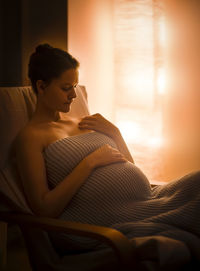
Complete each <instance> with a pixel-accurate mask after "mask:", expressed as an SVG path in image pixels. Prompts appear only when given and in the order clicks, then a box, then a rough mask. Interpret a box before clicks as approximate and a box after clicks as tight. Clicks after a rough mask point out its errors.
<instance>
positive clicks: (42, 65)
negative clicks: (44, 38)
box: [28, 44, 79, 94]
mask: <svg viewBox="0 0 200 271" xmlns="http://www.w3.org/2000/svg"><path fill="white" fill-rule="evenodd" d="M78 67H79V62H78V61H77V60H76V59H75V58H73V57H72V56H71V55H70V54H69V53H67V52H65V51H63V50H61V49H58V48H54V47H52V46H50V45H49V44H41V45H38V46H37V47H36V49H35V52H34V53H33V54H32V55H31V56H30V61H29V65H28V76H29V78H30V80H31V84H32V87H33V90H34V91H35V93H36V94H37V87H36V82H37V80H43V81H44V82H46V83H47V84H48V83H50V82H51V80H52V79H54V78H57V77H59V76H60V75H61V73H63V72H64V71H65V70H69V69H76V68H78Z"/></svg>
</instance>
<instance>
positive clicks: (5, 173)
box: [0, 86, 89, 213]
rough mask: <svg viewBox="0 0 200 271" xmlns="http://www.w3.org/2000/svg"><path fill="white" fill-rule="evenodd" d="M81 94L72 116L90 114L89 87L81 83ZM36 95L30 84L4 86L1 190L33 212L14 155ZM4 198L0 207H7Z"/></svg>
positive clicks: (0, 102)
mask: <svg viewBox="0 0 200 271" xmlns="http://www.w3.org/2000/svg"><path fill="white" fill-rule="evenodd" d="M76 94H77V98H76V99H75V100H74V101H73V103H72V105H71V110H70V112H69V113H66V114H68V115H70V116H71V117H78V118H81V117H83V116H85V115H88V114H89V110H88V103H87V93H86V90H85V87H83V86H77V90H76ZM35 105H36V96H35V94H34V92H33V91H32V88H31V87H30V86H29V87H9V88H3V87H1V88H0V127H2V129H1V137H0V193H1V194H3V195H4V196H6V197H7V198H8V199H9V201H10V202H12V203H13V204H12V210H13V206H15V207H16V209H17V210H21V211H23V212H28V213H31V210H30V208H29V207H28V204H27V202H26V200H25V196H24V193H23V190H22V187H21V186H20V178H19V175H18V172H17V169H16V163H15V160H14V155H13V142H14V140H15V138H16V136H17V134H18V133H19V131H20V130H21V129H22V128H23V126H25V124H26V123H27V122H28V120H29V118H30V117H31V116H32V114H33V112H34V110H35ZM7 208H8V206H7V204H4V205H3V203H2V202H1V205H0V210H7Z"/></svg>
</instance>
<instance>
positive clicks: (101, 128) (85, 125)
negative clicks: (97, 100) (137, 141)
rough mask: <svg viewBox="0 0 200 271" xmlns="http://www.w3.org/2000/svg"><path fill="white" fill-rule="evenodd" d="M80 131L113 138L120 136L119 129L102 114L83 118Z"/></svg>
mask: <svg viewBox="0 0 200 271" xmlns="http://www.w3.org/2000/svg"><path fill="white" fill-rule="evenodd" d="M79 129H87V130H94V131H97V132H100V133H103V134H105V135H108V136H110V137H112V138H114V137H115V136H118V135H119V133H120V132H119V129H118V128H117V127H116V126H115V125H114V124H112V123H111V122H110V121H108V120H107V119H105V118H104V117H103V116H102V115H101V114H94V115H91V116H87V117H84V118H82V120H81V122H80V123H79Z"/></svg>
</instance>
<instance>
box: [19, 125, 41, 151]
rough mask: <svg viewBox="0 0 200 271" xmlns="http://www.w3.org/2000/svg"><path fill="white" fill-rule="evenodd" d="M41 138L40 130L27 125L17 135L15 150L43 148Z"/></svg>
mask: <svg viewBox="0 0 200 271" xmlns="http://www.w3.org/2000/svg"><path fill="white" fill-rule="evenodd" d="M43 138H44V136H43V131H42V129H40V128H38V127H36V126H34V125H32V124H29V123H28V124H27V125H26V126H25V127H24V128H23V129H22V130H21V131H20V132H19V134H18V135H17V137H16V140H15V148H16V149H23V148H26V147H29V148H30V147H34V148H35V147H36V148H39V149H40V148H42V146H43Z"/></svg>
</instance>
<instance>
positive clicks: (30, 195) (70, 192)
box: [16, 134, 125, 217]
mask: <svg viewBox="0 0 200 271" xmlns="http://www.w3.org/2000/svg"><path fill="white" fill-rule="evenodd" d="M39 142H40V139H39V138H38V136H37V135H36V136H35V137H34V135H33V134H32V135H31V141H30V137H29V136H21V137H20V138H19V139H18V140H17V149H16V150H17V162H18V168H19V172H20V176H21V179H22V183H23V187H24V191H25V195H26V197H27V200H28V202H29V204H30V207H31V209H32V210H33V212H34V213H35V214H37V215H39V216H47V217H57V216H59V214H60V213H61V212H62V211H63V209H64V208H65V207H66V206H67V205H68V204H69V202H70V200H71V199H72V197H73V196H74V195H75V193H76V192H77V190H78V189H79V188H80V186H81V185H82V184H83V182H84V181H85V180H86V179H87V178H88V176H89V175H90V174H91V172H92V170H93V169H94V168H96V167H99V166H103V165H106V164H111V163H116V162H122V161H125V158H124V157H123V156H122V155H121V154H120V153H119V152H118V151H116V150H115V149H113V148H111V147H109V146H108V145H104V146H103V147H101V148H99V149H97V150H96V151H95V152H93V153H91V154H90V155H88V156H87V157H86V158H85V159H83V160H82V161H81V162H80V163H79V164H78V165H77V166H76V167H75V169H74V170H73V171H72V172H71V174H69V175H68V176H66V178H64V180H63V181H61V182H60V183H59V184H58V185H57V186H56V187H55V188H54V189H52V190H49V188H48V183H47V177H46V169H45V163H44V158H43V154H42V151H43V146H42V144H40V143H39Z"/></svg>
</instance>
